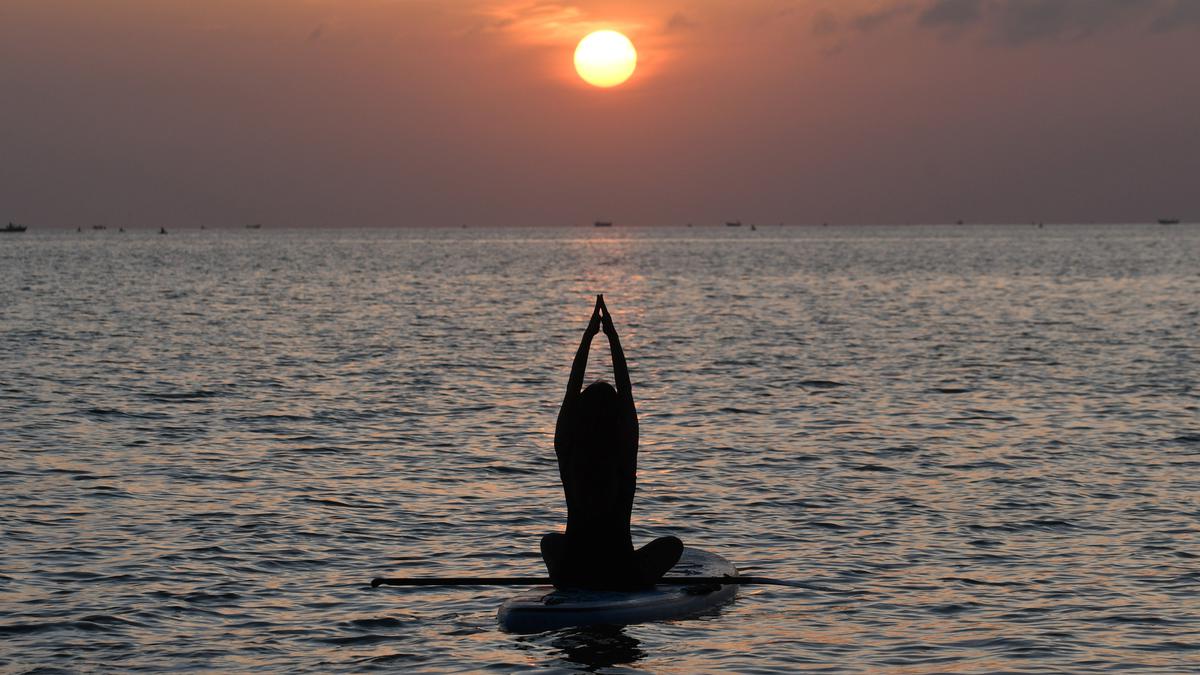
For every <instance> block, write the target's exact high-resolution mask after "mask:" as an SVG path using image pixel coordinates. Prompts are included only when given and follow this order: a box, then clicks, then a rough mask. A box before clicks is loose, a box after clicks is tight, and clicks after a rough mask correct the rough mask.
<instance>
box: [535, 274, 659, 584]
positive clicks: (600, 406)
mask: <svg viewBox="0 0 1200 675" xmlns="http://www.w3.org/2000/svg"><path fill="white" fill-rule="evenodd" d="M601 326H603V329H604V334H605V336H607V337H608V343H609V347H610V348H611V350H612V362H613V371H614V373H613V374H614V380H615V381H616V387H614V386H613V385H611V384H609V383H607V382H602V381H597V382H593V383H592V384H590V385H588V387H587V389H583V390H582V391H580V389H581V388H582V386H583V375H584V371H585V370H586V369H587V358H588V350H589V349H590V348H591V345H592V338H593V337H594V336H595V335H596V333H598V332H599V331H600V328H601ZM637 450H638V420H637V410H636V409H634V406H633V390H632V388H631V387H630V383H629V369H628V367H627V366H626V364H625V353H624V352H623V351H622V350H621V341H620V339H619V338H618V337H617V330H616V328H614V327H613V322H612V316H611V315H609V313H608V308H607V307H605V306H604V296H603V295H598V296H596V306H595V308H594V309H593V310H592V318H591V321H589V322H588V327H587V330H585V331H584V333H583V341H582V342H581V343H580V345H579V351H578V352H576V354H575V362H574V364H573V365H572V366H571V379H570V380H569V381H568V382H567V394H566V396H565V397H564V398H563V403H562V408H560V409H559V411H558V424H557V426H556V427H555V429H554V452H555V454H556V455H557V456H558V472H559V476H560V477H561V478H562V483H563V492H565V493H566V496H567V532H566V534H558V533H556V534H547V535H546V536H545V537H542V558H543V559H544V560H545V561H546V568H547V569H548V570H549V572H550V579H551V580H552V581H553V582H554V585H555V586H557V587H559V588H568V587H569V588H595V589H614V590H615V589H630V588H643V587H646V586H652V585H653V584H654V583H655V582H656V581H657V580H658V579H660V578H661V577H662V576H663V575H664V574H666V573H667V571H668V570H670V569H671V568H672V567H674V565H675V563H676V562H678V561H679V557H680V555H682V553H683V543H682V542H680V541H679V539H677V538H676V537H660V538H658V539H655V540H654V541H652V542H650V543H649V544H647V545H646V546H644V547H642V548H641V549H638V550H637V551H635V550H634V549H633V540H632V539H631V537H630V535H629V520H630V516H631V514H632V512H633V493H634V490H635V484H636V480H637V479H636V476H637Z"/></svg>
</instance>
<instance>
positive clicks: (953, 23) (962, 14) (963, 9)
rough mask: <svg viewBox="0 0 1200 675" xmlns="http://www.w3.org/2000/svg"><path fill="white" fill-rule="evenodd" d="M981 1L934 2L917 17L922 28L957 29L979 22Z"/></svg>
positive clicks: (941, 0)
mask: <svg viewBox="0 0 1200 675" xmlns="http://www.w3.org/2000/svg"><path fill="white" fill-rule="evenodd" d="M982 6H983V0H935V2H933V4H931V5H929V6H928V7H926V8H925V11H923V12H921V14H920V15H919V16H918V17H917V23H918V24H920V25H922V26H939V27H941V26H946V27H953V28H959V27H962V26H965V25H967V24H971V23H974V22H976V21H978V20H979V17H980V16H981V15H982Z"/></svg>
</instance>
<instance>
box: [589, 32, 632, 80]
mask: <svg viewBox="0 0 1200 675" xmlns="http://www.w3.org/2000/svg"><path fill="white" fill-rule="evenodd" d="M635 68H637V50H635V49H634V48H633V43H632V42H630V41H629V38H627V37H625V36H624V35H621V34H620V33H618V32H616V31H614V30H598V31H596V32H595V33H591V34H590V35H588V36H587V37H585V38H583V39H582V40H580V41H579V46H578V47H576V48H575V71H576V72H578V73H579V77H582V78H583V81H584V82H587V83H588V84H591V85H595V86H597V87H615V86H617V85H618V84H621V83H622V82H624V81H625V80H628V79H629V76H630V75H633V70H634V69H635Z"/></svg>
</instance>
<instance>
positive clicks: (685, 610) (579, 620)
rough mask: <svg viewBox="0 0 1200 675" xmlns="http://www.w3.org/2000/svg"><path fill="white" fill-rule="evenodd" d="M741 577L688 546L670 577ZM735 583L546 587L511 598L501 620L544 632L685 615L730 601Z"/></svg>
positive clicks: (507, 627)
mask: <svg viewBox="0 0 1200 675" xmlns="http://www.w3.org/2000/svg"><path fill="white" fill-rule="evenodd" d="M727 574H728V575H737V568H736V567H734V566H733V564H732V563H730V562H729V561H728V560H726V559H724V558H722V557H721V556H719V555H717V554H715V553H709V552H708V551H701V550H699V549H695V548H684V549H683V555H682V556H681V557H680V558H679V562H678V563H676V564H675V567H673V568H671V571H670V572H669V573H668V576H672V577H683V576H688V577H719V576H724V575H727ZM736 593H737V585H736V584H695V585H687V584H678V585H677V584H670V585H667V584H660V585H658V586H655V587H654V588H648V589H645V590H638V591H590V590H575V589H571V590H556V589H554V588H551V587H543V588H540V589H535V590H532V591H527V592H525V593H522V594H521V595H518V596H516V597H513V598H509V599H508V600H506V601H505V602H504V604H502V605H500V611H499V612H498V613H497V616H496V618H497V619H498V620H499V622H500V629H501V630H504V631H507V632H509V633H540V632H542V631H547V630H554V629H557V628H565V627H567V626H593V625H599V624H610V625H623V624H630V623H644V622H646V621H663V620H668V619H682V618H684V617H688V616H691V615H693V614H697V613H699V612H702V611H704V610H706V609H709V608H712V607H715V606H717V605H720V604H721V603H724V602H728V601H729V600H730V599H731V598H733V596H734V595H735V594H736Z"/></svg>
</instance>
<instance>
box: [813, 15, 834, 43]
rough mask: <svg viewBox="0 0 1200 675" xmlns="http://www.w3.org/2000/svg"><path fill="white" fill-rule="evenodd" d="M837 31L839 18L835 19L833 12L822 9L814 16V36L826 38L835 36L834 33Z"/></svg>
mask: <svg viewBox="0 0 1200 675" xmlns="http://www.w3.org/2000/svg"><path fill="white" fill-rule="evenodd" d="M837 29H838V20H837V17H835V16H834V15H833V12H830V11H829V10H827V9H822V10H820V11H819V12H817V13H816V14H814V15H813V20H812V34H813V35H816V36H818V37H824V36H826V35H833V34H834V33H836V32H837Z"/></svg>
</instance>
